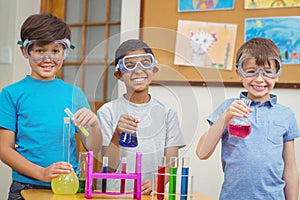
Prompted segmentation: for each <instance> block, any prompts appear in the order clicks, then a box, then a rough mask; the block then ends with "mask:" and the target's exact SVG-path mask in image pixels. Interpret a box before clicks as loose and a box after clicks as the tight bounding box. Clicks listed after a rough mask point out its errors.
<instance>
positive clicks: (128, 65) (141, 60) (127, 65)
mask: <svg viewBox="0 0 300 200" xmlns="http://www.w3.org/2000/svg"><path fill="white" fill-rule="evenodd" d="M156 64H157V61H156V60H155V59H154V56H153V55H152V54H151V53H145V54H136V55H130V56H124V58H122V59H120V60H119V61H118V64H117V66H116V70H120V71H122V72H125V73H126V72H134V71H135V70H136V68H137V66H138V65H140V66H141V68H142V70H152V69H153V68H154V67H155V66H156Z"/></svg>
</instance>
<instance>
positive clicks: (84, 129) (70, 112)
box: [64, 108, 90, 136]
mask: <svg viewBox="0 0 300 200" xmlns="http://www.w3.org/2000/svg"><path fill="white" fill-rule="evenodd" d="M64 111H65V113H66V114H67V115H68V116H69V117H70V118H71V119H72V118H73V116H74V114H73V113H72V111H71V110H70V109H69V108H66V109H65V110H64ZM77 127H78V128H79V130H80V131H81V133H83V134H84V135H85V136H89V135H90V133H89V132H88V131H87V130H86V128H85V127H83V126H77Z"/></svg>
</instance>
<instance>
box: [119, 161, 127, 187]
mask: <svg viewBox="0 0 300 200" xmlns="http://www.w3.org/2000/svg"><path fill="white" fill-rule="evenodd" d="M126 165H127V158H126V157H122V171H121V173H122V174H126V167H127V166H126ZM120 192H121V193H124V192H125V179H121V186H120Z"/></svg>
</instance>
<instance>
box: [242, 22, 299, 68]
mask: <svg viewBox="0 0 300 200" xmlns="http://www.w3.org/2000/svg"><path fill="white" fill-rule="evenodd" d="M299 30H300V16H291V17H269V18H267V17H266V18H246V19H245V41H248V40H250V39H251V38H253V37H266V38H269V39H271V40H273V41H274V43H275V44H276V45H277V46H278V48H279V49H280V52H281V56H282V63H283V64H299V63H300V56H299V55H300V34H299Z"/></svg>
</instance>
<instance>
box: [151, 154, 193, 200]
mask: <svg viewBox="0 0 300 200" xmlns="http://www.w3.org/2000/svg"><path fill="white" fill-rule="evenodd" d="M162 160H163V162H162V163H164V161H165V158H163V159H162ZM178 160H180V161H181V162H178ZM169 163H170V164H169V165H164V164H160V163H159V166H158V169H157V171H156V172H154V173H152V175H153V181H152V188H153V191H152V193H151V195H152V200H163V199H168V200H175V199H176V200H179V199H180V200H192V199H193V187H194V176H192V175H190V158H189V157H183V158H181V159H179V158H176V157H171V158H170V161H169ZM161 165H162V166H161ZM163 166H165V168H164V167H163ZM168 167H169V171H170V172H169V173H168V172H167V171H166V169H167V168H168ZM162 177H163V178H162ZM162 179H163V180H164V183H163V182H162Z"/></svg>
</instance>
